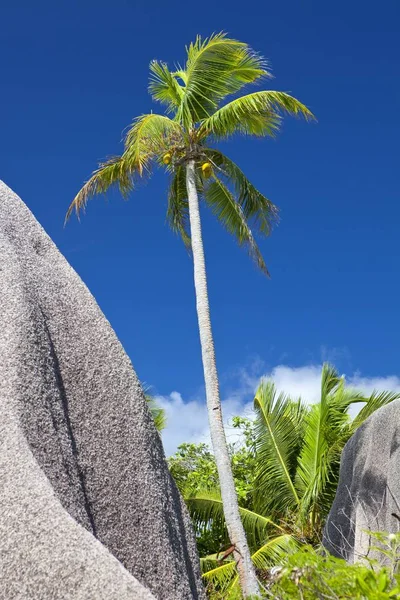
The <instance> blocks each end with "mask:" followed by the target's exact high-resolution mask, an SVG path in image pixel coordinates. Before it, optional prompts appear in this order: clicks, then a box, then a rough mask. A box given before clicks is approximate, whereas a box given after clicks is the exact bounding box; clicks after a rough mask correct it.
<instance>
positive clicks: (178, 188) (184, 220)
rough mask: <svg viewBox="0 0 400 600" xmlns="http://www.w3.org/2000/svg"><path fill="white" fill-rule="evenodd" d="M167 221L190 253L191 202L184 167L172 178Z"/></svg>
mask: <svg viewBox="0 0 400 600" xmlns="http://www.w3.org/2000/svg"><path fill="white" fill-rule="evenodd" d="M167 219H168V222H169V224H170V226H171V229H172V230H173V231H175V232H176V233H178V234H179V235H180V236H181V237H182V240H183V242H184V244H185V246H186V248H187V249H188V250H189V251H190V250H191V248H192V242H191V239H190V223H189V202H188V197H187V189H186V173H185V168H184V166H183V165H178V166H177V167H176V169H175V173H174V174H173V177H172V182H171V185H170V187H169V192H168V209H167Z"/></svg>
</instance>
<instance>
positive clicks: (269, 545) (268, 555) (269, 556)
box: [251, 533, 301, 569]
mask: <svg viewBox="0 0 400 600" xmlns="http://www.w3.org/2000/svg"><path fill="white" fill-rule="evenodd" d="M300 545H301V544H300V542H298V541H297V540H296V538H295V537H294V536H293V535H291V534H289V533H286V534H284V535H278V536H276V537H272V538H271V539H269V540H268V541H267V542H266V543H265V544H263V546H261V547H260V548H259V549H258V550H257V551H256V552H255V553H254V554H253V555H252V557H251V558H252V560H253V563H254V565H255V566H256V567H257V568H258V569H268V568H269V567H271V566H274V565H279V563H282V562H283V561H284V560H285V558H287V555H288V554H292V553H293V552H296V550H298V548H299V547H300Z"/></svg>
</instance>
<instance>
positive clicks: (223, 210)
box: [203, 174, 269, 275]
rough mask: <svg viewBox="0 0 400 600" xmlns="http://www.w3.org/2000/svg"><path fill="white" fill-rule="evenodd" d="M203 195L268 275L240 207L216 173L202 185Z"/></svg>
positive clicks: (227, 227)
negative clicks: (207, 182) (206, 183)
mask: <svg viewBox="0 0 400 600" xmlns="http://www.w3.org/2000/svg"><path fill="white" fill-rule="evenodd" d="M203 195H204V198H205V200H206V202H207V204H208V205H209V206H210V208H211V209H212V211H213V213H214V214H215V215H216V217H217V218H218V219H219V220H220V221H221V223H222V224H223V225H224V227H225V228H226V230H227V231H228V232H229V233H230V234H232V235H234V236H235V238H236V240H237V242H238V244H239V245H240V246H243V245H244V246H245V247H247V250H248V252H249V254H250V256H251V257H252V258H253V260H254V261H255V263H256V265H257V266H258V267H259V268H260V269H261V271H263V273H265V275H269V273H268V269H267V266H266V264H265V262H264V259H263V257H262V255H261V252H260V250H259V248H258V245H257V243H256V241H255V239H254V236H253V234H252V232H251V229H250V227H249V226H248V224H247V222H246V218H245V216H244V214H243V209H242V207H241V206H240V204H239V203H238V202H236V200H235V198H234V197H233V195H232V194H231V192H230V191H229V189H228V188H227V187H226V186H225V185H224V184H223V183H222V181H221V180H220V178H219V177H218V176H217V175H216V174H214V180H213V181H212V182H211V183H209V184H208V185H206V186H205V187H204V191H203Z"/></svg>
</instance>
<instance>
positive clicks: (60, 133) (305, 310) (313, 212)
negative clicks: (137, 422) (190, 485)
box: [0, 0, 400, 400]
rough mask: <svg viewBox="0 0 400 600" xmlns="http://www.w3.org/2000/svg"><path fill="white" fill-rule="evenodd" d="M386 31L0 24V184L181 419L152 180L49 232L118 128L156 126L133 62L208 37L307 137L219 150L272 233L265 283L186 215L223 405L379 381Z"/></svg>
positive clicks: (389, 227)
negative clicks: (336, 378) (256, 69)
mask: <svg viewBox="0 0 400 600" xmlns="http://www.w3.org/2000/svg"><path fill="white" fill-rule="evenodd" d="M248 10H249V12H248ZM250 10H251V12H250ZM399 23H400V4H399V3H398V2H397V0H384V1H383V2H381V3H380V4H379V7H378V5H377V4H376V3H375V2H369V1H366V2H365V1H364V2H361V1H359V0H353V1H352V2H348V1H343V0H339V1H338V2H336V3H327V2H316V1H315V2H314V1H295V0H287V1H286V2H284V3H279V2H278V3H277V2H269V1H265V0H263V1H261V0H256V1H254V2H252V3H250V4H249V3H247V4H246V3H243V2H240V3H239V2H232V1H228V0H220V1H219V2H217V3H208V4H207V3H202V4H200V5H199V4H196V5H193V8H191V5H190V3H189V4H185V6H183V5H182V3H178V2H172V1H171V2H165V1H164V2H160V1H159V0H156V1H153V2H132V1H129V0H114V2H113V3H112V4H111V3H110V2H105V1H103V0H96V2H94V1H92V0H85V2H77V1H76V0H75V1H74V0H72V1H71V0H70V1H68V2H65V1H64V0H61V1H59V2H57V3H54V2H47V1H38V2H37V3H34V4H32V3H31V2H27V1H22V0H21V1H18V2H15V3H13V4H11V3H6V4H5V5H4V6H3V7H2V37H1V39H0V57H1V59H0V60H1V84H2V86H1V88H2V89H1V94H0V114H1V119H0V136H1V147H0V165H1V168H0V177H1V178H2V179H3V180H4V181H5V182H6V183H7V184H8V185H10V186H11V187H12V188H13V189H14V190H15V191H16V192H17V193H18V194H19V195H20V196H21V197H22V198H23V199H24V201H25V202H26V203H27V204H28V205H29V207H30V208H31V209H32V211H33V212H34V214H35V215H36V217H37V218H38V219H39V221H40V222H41V223H42V225H43V226H44V227H45V229H46V230H47V231H48V233H49V234H50V235H51V236H52V238H53V239H54V241H55V242H56V244H57V245H58V246H59V248H60V250H61V251H62V252H63V253H64V255H65V256H66V257H67V259H68V260H69V261H70V263H71V264H72V265H73V267H74V268H75V269H76V270H77V271H78V273H79V274H80V275H81V276H82V278H83V279H84V281H85V282H86V284H87V285H88V286H89V288H90V289H91V291H92V292H93V294H94V295H95V297H96V299H97V300H98V302H99V304H100V306H101V307H102V309H103V310H104V312H105V314H106V316H107V317H108V318H109V320H110V321H111V323H112V325H113V326H114V328H115V330H116V331H117V334H118V336H119V337H120V339H121V341H122V343H123V345H124V347H125V348H126V350H127V352H128V353H129V355H130V356H131V358H132V361H133V364H134V366H135V368H136V370H137V372H138V374H139V376H140V378H141V379H142V380H144V381H146V382H148V383H149V384H151V385H152V386H153V389H154V390H155V392H156V393H158V394H161V395H164V396H166V397H167V396H168V395H169V394H170V393H171V392H172V391H174V390H175V391H176V390H178V391H179V393H180V394H182V395H183V397H184V398H185V399H186V400H190V399H193V398H196V399H198V398H200V396H201V389H202V366H201V360H200V349H199V342H198V333H197V322H196V314H195V302H194V291H193V283H192V264H191V260H190V258H189V257H188V256H187V254H186V252H185V250H184V248H183V245H182V243H181V242H180V241H179V239H178V238H176V237H175V236H174V235H173V234H172V233H171V232H170V231H169V230H168V227H167V225H166V222H165V210H166V189H167V179H166V177H165V176H164V175H162V174H161V173H158V174H157V175H156V176H155V177H154V179H153V180H152V181H151V182H150V183H147V184H146V185H143V186H141V188H140V189H139V190H138V191H137V192H136V193H135V194H134V195H133V196H132V198H131V200H130V202H128V203H125V202H123V201H122V200H121V199H120V198H119V197H118V195H115V196H110V198H109V201H108V202H104V200H103V199H97V200H94V201H92V202H91V204H90V205H89V207H88V211H87V215H86V217H85V218H84V219H83V220H82V222H81V224H79V223H77V222H76V221H75V220H74V221H72V222H71V223H70V224H69V225H68V227H67V228H66V229H63V218H64V214H65V211H66V208H67V206H68V204H69V202H70V201H71V199H72V198H73V196H74V195H75V193H76V191H77V190H78V189H79V187H80V186H81V184H82V182H83V181H84V179H85V178H86V177H87V176H88V175H89V174H90V172H91V171H92V170H93V169H94V168H95V166H96V163H97V160H99V159H102V158H104V157H106V156H107V155H110V154H115V153H118V152H119V151H120V150H121V145H120V139H121V134H122V131H123V129H124V127H126V126H127V125H128V124H129V123H130V122H131V120H132V119H133V117H134V116H136V115H138V114H141V113H144V112H148V111H149V110H150V109H152V108H153V109H155V108H156V107H155V106H154V105H152V104H151V101H150V97H149V96H148V94H147V90H146V87H147V77H148V64H149V62H150V60H151V59H153V58H158V59H163V60H165V61H167V62H170V63H171V64H173V63H174V62H175V61H182V60H183V57H184V47H185V44H187V43H188V42H190V41H191V40H192V39H193V38H194V37H195V35H196V34H197V33H200V34H202V35H208V34H210V33H212V32H213V31H220V30H225V31H227V32H229V33H230V34H231V35H232V36H234V37H237V38H239V39H241V40H244V41H247V42H248V43H249V44H250V45H251V46H252V47H254V48H255V49H256V50H257V51H259V52H260V53H262V54H263V55H265V56H266V57H267V58H268V59H269V60H270V62H271V65H272V69H273V72H274V75H275V79H274V80H273V81H272V82H268V83H267V85H268V86H269V87H271V88H273V89H279V90H284V91H289V92H291V93H293V94H294V95H295V96H297V97H298V98H299V99H300V100H302V101H303V102H304V103H306V104H307V105H308V106H309V107H310V108H311V109H312V110H313V111H314V113H315V114H316V116H317V118H318V124H306V123H304V122H301V121H296V120H289V119H287V120H286V121H285V123H284V126H283V129H282V132H281V134H280V136H279V138H278V139H277V140H274V141H270V140H263V141H260V140H251V139H245V140H240V139H234V140H232V141H231V142H230V143H229V145H226V148H225V150H226V152H227V153H229V155H230V156H231V157H232V158H233V159H234V160H235V161H237V162H238V163H239V164H240V165H241V167H242V168H243V170H244V171H245V173H246V174H247V175H248V176H249V177H250V178H251V179H252V180H253V182H254V183H255V184H256V185H257V186H258V187H259V188H260V189H261V190H262V191H263V192H264V193H265V194H266V195H267V196H269V197H270V199H271V200H273V201H274V202H275V203H276V204H277V205H278V206H279V208H280V211H281V223H280V225H279V226H278V227H277V228H276V229H275V230H274V232H273V235H272V236H271V238H269V239H268V240H266V241H263V242H262V243H261V247H262V250H263V252H264V255H265V258H266V260H267V263H268V265H269V268H270V271H271V273H272V279H271V280H267V279H265V278H264V277H263V276H262V275H261V274H260V273H259V272H257V270H256V269H255V267H254V266H253V265H252V263H251V262H250V260H249V259H248V257H247V256H246V254H245V253H243V252H242V251H241V250H240V249H238V248H237V247H236V246H235V244H234V241H233V240H232V239H231V238H229V236H228V235H227V234H226V233H225V232H224V231H223V230H222V229H221V228H220V226H219V225H218V223H216V222H214V221H213V218H212V217H211V216H210V215H209V214H208V213H207V211H204V214H203V222H204V238H205V248H206V258H207V266H208V274H209V286H210V300H211V308H212V319H213V324H214V331H215V341H216V348H217V360H218V366H219V370H220V373H221V380H222V388H223V392H224V393H225V394H226V395H229V394H230V393H231V390H232V389H236V388H238V387H239V388H240V385H241V384H240V381H239V380H240V379H241V377H242V375H243V369H246V370H247V372H248V373H251V374H252V376H253V375H254V374H256V375H258V374H261V373H263V372H269V371H271V369H273V368H274V367H276V366H277V365H282V364H283V365H285V366H287V367H289V368H292V369H296V368H300V367H304V366H307V365H316V364H319V363H320V362H321V361H322V360H324V359H326V358H329V359H331V360H334V362H335V363H336V364H337V365H338V367H339V369H340V370H341V371H343V372H346V373H349V374H354V373H355V372H360V373H361V374H362V375H363V376H365V377H377V376H379V377H387V376H390V375H396V374H397V373H399V362H398V354H399V353H398V346H399V318H398V313H399V308H398V304H399V301H398V298H399V288H400V283H399V274H398V273H399V259H400V250H399V242H398V237H399V236H398V228H399V222H400V203H399V199H400V186H399V178H398V165H399V142H398V138H399V133H400V111H399V104H400V42H399V39H400V36H399V33H400V31H399V29H400V25H399ZM238 382H239V383H238ZM235 386H236V387H235ZM240 389H241V388H240ZM246 393H247V394H248V393H249V392H246ZM250 396H251V392H250Z"/></svg>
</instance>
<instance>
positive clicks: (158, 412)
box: [145, 394, 167, 432]
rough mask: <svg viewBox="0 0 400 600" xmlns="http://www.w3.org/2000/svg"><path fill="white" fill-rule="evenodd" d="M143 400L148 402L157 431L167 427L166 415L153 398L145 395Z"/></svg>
mask: <svg viewBox="0 0 400 600" xmlns="http://www.w3.org/2000/svg"><path fill="white" fill-rule="evenodd" d="M145 398H146V400H147V402H148V406H149V410H150V413H151V416H152V417H153V421H154V425H155V426H156V429H157V431H159V432H161V431H162V430H163V429H165V427H166V426H167V415H166V414H165V410H164V409H163V408H161V406H159V405H158V404H157V402H156V401H155V400H154V398H153V396H150V395H149V394H145Z"/></svg>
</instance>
